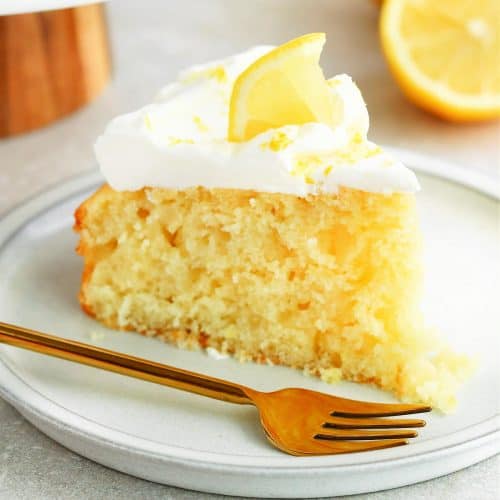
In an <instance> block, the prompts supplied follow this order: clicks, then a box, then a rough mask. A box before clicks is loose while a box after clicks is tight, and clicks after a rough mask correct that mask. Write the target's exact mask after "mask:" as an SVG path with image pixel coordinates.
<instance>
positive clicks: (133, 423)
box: [0, 151, 500, 498]
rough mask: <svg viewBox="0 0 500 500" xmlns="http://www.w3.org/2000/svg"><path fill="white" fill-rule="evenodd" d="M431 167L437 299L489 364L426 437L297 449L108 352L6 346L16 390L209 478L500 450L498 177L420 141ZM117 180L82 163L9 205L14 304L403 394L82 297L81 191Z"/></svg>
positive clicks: (176, 475)
mask: <svg viewBox="0 0 500 500" xmlns="http://www.w3.org/2000/svg"><path fill="white" fill-rule="evenodd" d="M394 153H395V154H397V155H398V156H399V157H400V158H401V159H402V160H403V161H405V162H406V163H407V164H408V165H409V166H410V167H412V168H414V169H415V170H417V172H419V177H420V180H421V182H422V187H423V189H422V191H421V192H420V193H419V194H418V203H419V209H420V211H421V215H422V220H423V230H424V235H425V245H426V255H425V258H426V266H427V267H426V268H427V282H426V296H425V304H424V307H425V310H426V313H427V316H428V318H429V320H430V321H431V322H432V323H434V324H435V325H436V326H437V327H438V328H440V329H441V330H442V331H443V333H444V334H445V335H447V336H448V337H449V338H450V341H451V342H452V343H453V344H454V345H455V346H456V347H457V349H462V350H466V351H468V352H471V353H475V354H476V355H477V356H478V357H479V359H480V365H479V366H480V367H479V370H478V372H477V373H476V374H475V376H474V377H473V378H472V380H470V382H469V383H467V384H466V385H465V387H464V388H463V390H462V391H461V392H460V394H459V399H460V403H459V406H458V409H457V412H456V413H455V414H453V415H450V416H443V415H440V414H438V413H432V414H428V415H426V419H427V421H428V425H427V427H425V428H424V429H422V431H421V432H420V436H419V437H418V438H417V439H415V440H414V441H413V442H412V443H411V444H410V445H408V446H404V447H400V448H394V449H389V450H382V451H375V452H368V453H359V454H350V455H337V456H328V457H310V458H297V457H291V456H288V455H285V454H283V453H281V452H280V451H277V450H275V449H274V448H272V447H271V446H270V445H269V444H268V443H267V441H266V439H265V437H264V434H263V432H262V431H261V429H260V426H259V423H258V418H257V414H256V411H255V409H254V408H252V407H248V406H237V405H231V404H226V403H222V402H219V401H212V400H210V399H206V398H203V397H199V396H194V395H191V394H187V393H183V392H179V391H175V390H173V389H168V388H165V387H162V386H156V385H153V384H149V383H146V382H142V381H139V380H135V379H129V378H126V377H123V376H120V375H116V374H111V373H107V372H103V371H100V370H97V369H94V368H89V367H85V366H80V365H77V364H72V363H70V362H66V361H62V360H57V359H52V358H49V357H46V356H43V355H39V354H35V353H31V352H27V351H23V350H20V349H16V348H13V347H7V346H0V395H1V396H2V397H4V398H5V399H6V400H7V401H8V402H10V403H11V404H12V405H14V406H15V407H16V408H17V409H18V410H19V411H20V412H21V413H22V414H23V415H24V416H25V417H26V418H27V419H28V420H29V421H30V422H32V423H33V424H34V425H35V426H36V427H38V428H39V429H40V430H42V431H43V432H44V433H46V434H47V435H49V436H50V437H52V438H53V439H55V440H56V441H58V442H60V443H61V444H63V445H64V446H66V447H68V448H69V449H71V450H74V451H75V452H77V453H79V454H81V455H84V456H86V457H88V458H90V459H92V460H95V461H96V462H99V463H101V464H104V465H106V466H108V467H112V468H114V469H117V470H120V471H123V472H126V473H129V474H132V475H135V476H139V477H141V478H145V479H149V480H152V481H156V482H160V483H166V484H171V485H175V486H180V487H183V488H189V489H193V490H200V491H205V492H216V493H223V494H228V495H244V496H258V497H288V498H305V497H320V496H331V495H347V494H354V493H363V492H369V491H376V490H381V489H387V488H394V487H397V486H402V485H407V484H411V483H415V482H418V481H423V480H426V479H431V478H434V477H437V476H440V475H443V474H447V473H450V472H453V471H456V470H458V469H460V468H463V467H466V466H468V465H471V464H473V463H476V462H478V461H480V460H483V459H485V458H487V457H489V456H492V455H494V454H495V453H497V452H499V451H500V443H499V440H500V437H499V435H500V430H499V416H498V415H499V395H500V388H499V386H498V385H499V384H498V383H499V371H498V359H497V358H498V352H499V345H498V338H499V336H498V326H499V325H498V302H497V301H498V297H499V296H500V290H499V283H500V275H499V259H498V257H499V255H500V251H499V239H498V228H497V224H498V189H497V188H498V186H495V182H494V181H493V180H490V179H488V178H485V177H482V176H479V175H477V174H474V173H472V172H470V171H465V170H462V169H460V168H458V167H455V166H453V165H449V164H447V163H442V162H437V161H435V160H431V159H429V158H425V157H422V156H419V155H416V154H412V153H408V152H405V151H394ZM101 182H102V179H101V177H100V174H99V173H97V172H95V173H90V174H86V175H83V176H80V177H77V178H75V179H73V180H71V181H69V182H66V183H64V184H62V185H60V186H58V187H56V188H54V189H51V190H50V191H46V192H44V193H42V194H40V195H38V196H36V197H35V198H33V199H31V200H29V201H27V202H26V203H24V204H22V205H21V206H19V207H17V208H15V209H14V210H13V211H11V212H10V213H9V214H7V215H6V216H5V217H4V218H3V219H1V220H0V277H1V280H0V320H2V321H7V322H11V323H17V324H20V325H23V326H26V327H30V328H34V329H38V330H42V331H46V332H51V333H53V334H55V335H59V336H62V337H68V338H71V339H76V340H80V341H83V342H87V343H92V344H96V345H99V346H103V347H106V348H109V349H114V350H117V351H121V352H125V353H129V354H134V355H136V356H141V357H145V358H150V359H154V360H156V361H160V362H165V363H168V364H172V365H175V366H179V367H182V368H186V369H189V370H194V371H199V372H203V373H207V374H210V375H214V376H217V377H221V378H226V379H229V380H233V381H236V382H239V383H243V384H247V385H250V386H253V387H255V388H257V389H261V390H273V389H277V388H280V387H285V386H301V387H306V388H311V389H316V390H319V391H324V392H330V393H334V394H338V395H340V396H345V397H350V398H356V399H364V400H375V401H392V400H393V399H392V398H391V396H389V395H387V394H385V393H383V392H382V391H379V390H377V389H375V388H371V387H367V386H363V385H357V384H352V383H344V382H343V383H339V384H337V385H328V384H326V383H323V382H321V381H318V380H316V379H312V378H307V377H305V376H303V375H302V374H301V373H299V372H298V371H294V370H291V369H288V368H283V367H271V366H259V365H255V364H239V363H237V362H236V361H234V360H230V359H226V360H216V359H213V358H211V357H209V356H207V355H206V354H205V353H202V352H187V351H182V350H179V349H176V348H174V347H171V346H168V345H164V344H162V343H161V342H159V341H156V340H151V339H147V338H143V337H141V336H140V335H135V334H133V333H121V332H114V331H111V330H108V329H106V328H104V327H102V326H100V325H99V324H98V323H96V322H95V321H94V320H92V319H91V318H89V317H87V316H86V315H85V314H84V313H83V312H82V311H81V310H80V308H79V306H78V302H77V298H76V296H77V291H78V287H79V280H80V272H81V261H80V258H79V257H78V256H76V255H75V253H74V247H75V244H76V236H75V235H74V234H73V232H72V230H71V226H72V214H73V210H74V209H75V208H76V206H77V205H78V204H79V203H80V202H81V201H82V200H83V199H84V198H85V197H86V196H87V195H88V194H89V193H90V192H91V191H92V190H93V189H94V188H95V187H96V186H97V185H98V184H99V183H101Z"/></svg>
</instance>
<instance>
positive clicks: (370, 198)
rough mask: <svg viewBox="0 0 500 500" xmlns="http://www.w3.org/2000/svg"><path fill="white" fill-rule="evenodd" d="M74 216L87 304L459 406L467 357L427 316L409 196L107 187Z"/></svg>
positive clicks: (175, 338)
mask: <svg viewBox="0 0 500 500" xmlns="http://www.w3.org/2000/svg"><path fill="white" fill-rule="evenodd" d="M75 228H76V230H77V231H79V232H80V234H81V241H80V244H79V247H78V251H79V253H80V254H81V255H82V256H83V257H84V260H85V268H84V273H83V280H82V288H81V293H80V301H81V304H82V307H83V308H84V310H85V311H86V312H87V313H89V314H90V315H92V316H94V317H95V318H97V319H98V320H99V321H101V322H103V323H104V324H106V325H107V326H110V327H111V328H116V329H127V330H134V331H137V332H140V333H143V334H145V335H148V336H158V337H160V338H162V339H163V340H166V341H168V342H172V343H175V344H176V345H178V346H180V347H184V348H207V347H212V348H215V349H217V350H218V351H220V352H221V353H228V354H231V355H234V356H235V357H236V358H238V359H240V360H241V361H247V360H252V361H257V362H260V363H271V364H282V365H286V366H290V367H293V368H298V369H301V370H303V371H305V372H306V373H309V374H313V375H318V376H320V377H321V378H322V379H323V380H325V381H328V382H334V381H337V380H340V379H346V380H353V381H359V382H369V383H373V384H375V385H377V386H379V387H381V388H383V389H386V390H389V391H391V392H393V393H394V394H395V395H396V396H398V397H399V398H401V399H403V400H406V401H415V402H423V403H427V404H431V405H433V406H435V407H439V408H441V409H444V410H449V409H451V408H452V407H453V406H454V403H455V396H454V395H455V392H456V390H457V387H458V385H459V383H460V381H461V380H462V378H463V377H464V376H465V374H466V372H467V369H468V362H467V360H466V359H465V358H463V357H459V356H456V355H454V354H452V353H451V352H449V351H448V350H447V349H446V348H445V347H443V346H441V345H439V342H438V341H437V340H436V339H435V338H434V336H433V335H432V334H431V333H430V332H429V330H428V329H427V328H426V327H425V326H424V324H423V319H422V315H421V313H420V310H419V301H420V282H421V267H420V236H419V234H420V233H419V229H418V223H417V217H416V209H415V200H414V197H413V196H412V195H407V194H393V195H382V194H374V193H366V192H361V191H357V190H353V189H344V188H343V189H341V190H340V191H339V193H338V194H337V195H331V194H329V195H320V196H315V197H311V198H300V197H296V196H292V195H285V194H275V193H261V192H253V191H242V190H229V189H213V190H207V189H204V188H192V189H187V190H182V191H176V190H170V189H160V188H146V189H143V190H140V191H135V192H117V191H114V190H112V189H111V188H110V187H109V186H104V187H103V188H102V189H100V190H99V191H98V192H97V193H96V194H94V195H93V196H92V197H91V198H89V199H88V200H87V201H86V202H84V203H83V204H82V205H81V207H80V208H79V209H78V210H77V212H76V224H75ZM431 353H432V355H431Z"/></svg>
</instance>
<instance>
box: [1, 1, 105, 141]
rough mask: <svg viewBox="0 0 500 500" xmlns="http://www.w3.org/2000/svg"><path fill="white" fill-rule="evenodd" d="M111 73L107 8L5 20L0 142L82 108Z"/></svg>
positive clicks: (63, 11)
mask: <svg viewBox="0 0 500 500" xmlns="http://www.w3.org/2000/svg"><path fill="white" fill-rule="evenodd" d="M110 70H111V61H110V55H109V44H108V37H107V30H106V20H105V11H104V7H103V5H102V4H93V5H86V6H83V7H75V8H71V9H62V10H56V11H49V12H38V13H32V14H19V15H13V16H2V17H0V137H6V136H10V135H13V134H18V133H21V132H26V131H29V130H33V129H35V128H38V127H41V126H43V125H46V124H48V123H51V122H52V121H54V120H56V119H58V118H60V117H62V116H64V115H67V114H68V113H71V112H72V111H74V110H76V109H78V108H79V107H81V106H83V105H84V104H86V103H87V102H89V101H91V100H92V99H93V98H94V97H96V96H97V95H98V94H99V93H100V92H101V90H102V89H103V88H104V86H105V85H106V83H107V82H108V80H109V76H110Z"/></svg>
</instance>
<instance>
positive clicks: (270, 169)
mask: <svg viewBox="0 0 500 500" xmlns="http://www.w3.org/2000/svg"><path fill="white" fill-rule="evenodd" d="M271 48H272V47H268V46H260V47H255V48H253V49H250V50H249V51H247V52H244V53H242V54H239V55H236V56H233V57H230V58H228V59H224V60H222V61H217V62H214V63H209V64H204V65H199V66H194V67H192V68H190V69H188V70H187V71H184V72H182V73H181V74H180V76H179V80H178V81H177V82H175V83H172V84H170V85H167V86H166V87H164V88H163V89H162V90H161V91H160V93H159V94H158V96H157V98H156V99H155V101H154V102H153V103H152V104H150V105H148V106H145V107H143V108H141V109H139V110H138V111H135V112H133V113H129V114H125V115H121V116H118V117H117V118H115V119H114V120H112V121H111V123H110V124H109V125H108V127H107V128H106V130H105V132H104V134H103V135H101V136H100V137H99V138H98V140H97V143H96V145H95V151H96V155H97V159H98V162H99V164H100V167H101V170H102V172H103V174H104V176H105V177H106V180H107V181H108V183H109V184H110V185H111V187H113V188H114V189H116V190H137V189H141V188H142V187H145V186H154V187H165V188H173V189H184V188H187V187H192V186H204V187H207V188H236V189H250V190H258V191H269V192H281V193H289V194H295V195H299V196H304V195H307V194H317V193H321V192H336V191H337V190H338V187H339V186H345V187H351V188H354V189H361V190H364V191H371V192H382V193H391V192H414V191H417V190H418V189H419V185H418V181H417V179H416V177H415V175H414V174H413V172H412V171H411V170H409V169H408V168H406V167H405V166H404V165H402V164H401V163H400V162H398V161H395V160H393V159H392V158H391V157H390V156H389V155H388V154H386V153H385V152H384V151H382V150H381V148H379V147H378V146H376V145H375V144H373V143H372V142H370V141H368V140H367V133H368V126H369V119H368V112H367V109H366V105H365V103H364V101H363V98H362V96H361V93H360V91H359V89H358V88H357V86H356V85H355V84H354V82H353V81H352V80H351V78H350V77H349V76H347V75H338V76H335V77H334V78H332V79H330V80H328V85H329V89H330V91H331V93H332V96H333V98H334V100H335V103H336V106H337V109H338V112H339V115H340V116H339V124H338V125H337V126H336V127H334V128H331V127H329V126H328V125H325V124H322V123H306V124H304V125H287V126H284V127H281V128H279V129H272V130H267V131H265V132H263V133H261V134H259V135H257V136H255V137H254V138H253V139H251V140H249V141H247V142H242V143H233V142H229V141H228V139H227V128H228V112H229V101H230V97H231V90H232V86H233V83H234V81H235V79H236V78H237V77H238V75H239V74H240V73H241V72H242V71H243V70H244V69H245V68H246V67H248V65H250V64H251V63H252V62H253V61H255V60H256V59H258V58H259V57H261V56H262V55H264V54H265V53H267V52H268V51H269V50H271Z"/></svg>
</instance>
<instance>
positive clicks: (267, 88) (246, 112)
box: [228, 33, 335, 142]
mask: <svg viewBox="0 0 500 500" xmlns="http://www.w3.org/2000/svg"><path fill="white" fill-rule="evenodd" d="M324 44H325V35H324V33H311V34H309V35H304V36H301V37H299V38H296V39H294V40H291V41H290V42H287V43H285V44H284V45H281V46H280V47H277V48H275V49H274V50H271V51H270V52H268V53H267V54H265V55H264V56H262V57H261V58H259V59H258V60H257V61H255V62H254V63H253V64H251V65H250V66H249V67H248V68H247V69H246V70H245V71H244V72H243V73H242V74H241V75H240V76H239V77H238V79H237V80H236V82H235V83H234V87H233V91H232V94H231V102H230V109H229V128H228V138H229V140H230V141H235V142H241V141H247V140H249V139H251V138H252V137H255V136H256V135H257V134H260V133H261V132H264V131H265V130H268V129H271V128H278V127H282V126H283V125H293V124H296V125H299V124H302V123H308V122H322V123H326V124H328V125H332V126H333V125H334V124H335V106H334V102H333V98H332V96H331V93H330V91H329V88H328V85H327V83H326V80H325V77H324V75H323V72H322V70H321V68H320V66H319V58H320V55H321V50H322V49H323V45H324Z"/></svg>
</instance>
